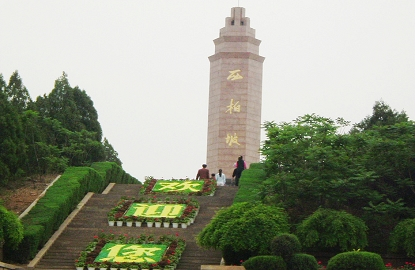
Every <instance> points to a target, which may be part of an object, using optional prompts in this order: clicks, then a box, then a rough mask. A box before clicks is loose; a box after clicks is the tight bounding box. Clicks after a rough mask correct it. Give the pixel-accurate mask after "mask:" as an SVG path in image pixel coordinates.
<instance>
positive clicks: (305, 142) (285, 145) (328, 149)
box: [261, 114, 379, 219]
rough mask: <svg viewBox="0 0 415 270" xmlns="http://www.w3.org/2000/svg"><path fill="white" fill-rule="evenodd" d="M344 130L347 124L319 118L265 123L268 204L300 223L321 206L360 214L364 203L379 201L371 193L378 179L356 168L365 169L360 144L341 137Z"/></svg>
mask: <svg viewBox="0 0 415 270" xmlns="http://www.w3.org/2000/svg"><path fill="white" fill-rule="evenodd" d="M345 125H347V122H346V121H344V120H343V119H337V120H336V121H334V120H331V119H329V118H324V117H320V116H317V115H314V114H313V115H305V116H303V117H299V118H297V119H296V120H295V121H293V123H282V124H279V125H277V124H275V123H273V122H268V123H265V129H266V132H267V139H266V140H265V142H264V144H263V147H262V149H261V152H262V154H263V155H264V156H265V158H266V159H265V162H264V163H265V169H266V172H267V175H268V179H267V180H266V181H265V182H264V186H263V188H262V196H263V198H264V201H265V202H268V203H275V204H278V205H282V206H283V207H284V208H286V209H289V212H290V213H291V214H290V216H292V217H294V216H295V217H297V218H299V219H301V218H302V217H304V215H308V214H311V213H312V212H313V211H314V210H315V209H317V207H319V206H324V207H330V208H334V209H341V208H342V207H345V206H348V207H354V208H356V206H357V207H358V208H359V207H361V205H362V204H363V202H362V198H365V199H367V198H371V199H376V198H378V197H379V195H378V194H377V193H376V192H372V191H371V190H369V189H368V188H367V183H370V182H372V181H374V175H373V173H372V172H370V171H367V170H366V169H365V168H364V167H362V166H354V164H356V163H357V164H359V163H361V159H362V155H361V154H360V151H361V150H360V148H359V146H360V145H361V144H362V142H361V138H358V137H357V136H356V137H352V136H351V135H348V134H341V133H339V129H341V128H343V127H344V126H345ZM362 196H363V197H362ZM364 202H365V203H367V201H366V200H365V201H364Z"/></svg>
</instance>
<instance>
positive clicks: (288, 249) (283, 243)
mask: <svg viewBox="0 0 415 270" xmlns="http://www.w3.org/2000/svg"><path fill="white" fill-rule="evenodd" d="M300 251H301V243H300V241H298V238H297V236H295V235H294V234H289V233H283V234H280V235H277V236H276V237H274V238H273V239H272V240H271V252H272V254H274V255H275V256H281V257H282V258H283V259H284V260H285V261H288V260H289V259H290V258H291V257H292V256H293V255H294V254H295V253H298V252H300Z"/></svg>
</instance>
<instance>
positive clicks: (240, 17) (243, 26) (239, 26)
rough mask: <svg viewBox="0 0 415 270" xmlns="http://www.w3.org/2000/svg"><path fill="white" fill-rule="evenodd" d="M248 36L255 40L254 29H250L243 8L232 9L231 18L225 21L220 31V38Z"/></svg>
mask: <svg viewBox="0 0 415 270" xmlns="http://www.w3.org/2000/svg"><path fill="white" fill-rule="evenodd" d="M224 36H248V37H253V38H255V29H252V28H251V27H250V20H249V18H248V17H245V8H243V7H233V8H232V10H231V17H227V18H226V20H225V27H224V28H222V29H220V37H224Z"/></svg>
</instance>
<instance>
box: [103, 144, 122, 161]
mask: <svg viewBox="0 0 415 270" xmlns="http://www.w3.org/2000/svg"><path fill="white" fill-rule="evenodd" d="M103 145H104V152H105V161H110V162H115V163H117V164H118V165H119V166H121V165H122V162H121V160H120V159H119V158H118V153H117V151H115V150H114V147H112V145H111V144H110V143H109V141H108V140H107V138H105V137H104V142H103Z"/></svg>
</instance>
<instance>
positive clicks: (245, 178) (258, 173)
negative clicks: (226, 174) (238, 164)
mask: <svg viewBox="0 0 415 270" xmlns="http://www.w3.org/2000/svg"><path fill="white" fill-rule="evenodd" d="M262 167H263V166H262V164H259V163H258V165H257V164H255V163H253V164H251V165H250V166H249V169H247V170H244V171H243V174H242V177H241V179H240V180H239V188H238V192H237V193H236V195H235V198H234V199H233V203H238V202H250V201H252V202H253V201H260V200H261V197H260V191H261V190H260V187H261V184H262V182H263V181H264V180H263V179H264V178H265V171H264V170H263V169H262Z"/></svg>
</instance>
